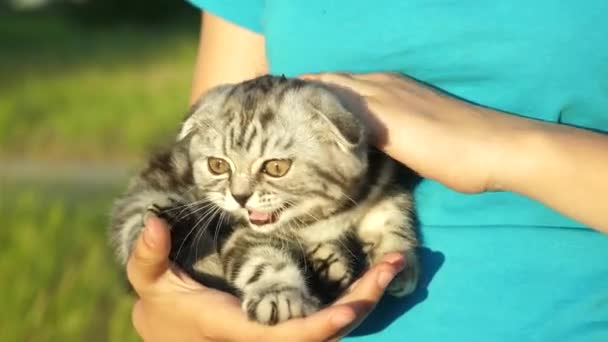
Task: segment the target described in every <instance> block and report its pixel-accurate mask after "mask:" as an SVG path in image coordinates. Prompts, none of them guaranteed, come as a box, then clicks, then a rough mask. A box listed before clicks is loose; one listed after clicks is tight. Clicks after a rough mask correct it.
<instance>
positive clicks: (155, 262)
mask: <svg viewBox="0 0 608 342" xmlns="http://www.w3.org/2000/svg"><path fill="white" fill-rule="evenodd" d="M170 249H171V237H170V235H169V230H168V227H167V225H166V223H165V222H164V221H163V220H161V219H159V218H157V217H150V218H149V219H148V220H147V221H146V227H145V228H144V229H143V231H142V232H141V233H140V235H139V237H138V239H137V241H136V242H135V248H134V249H133V252H132V253H131V256H130V258H129V261H128V262H127V276H128V278H129V281H130V282H131V285H133V288H134V289H135V291H136V292H138V293H139V294H140V295H141V291H142V290H144V289H145V288H147V287H148V286H149V285H150V284H152V283H154V281H155V280H156V279H158V278H159V277H160V276H161V275H162V274H163V273H165V272H166V271H167V270H168V268H169V259H168V256H169V251H170Z"/></svg>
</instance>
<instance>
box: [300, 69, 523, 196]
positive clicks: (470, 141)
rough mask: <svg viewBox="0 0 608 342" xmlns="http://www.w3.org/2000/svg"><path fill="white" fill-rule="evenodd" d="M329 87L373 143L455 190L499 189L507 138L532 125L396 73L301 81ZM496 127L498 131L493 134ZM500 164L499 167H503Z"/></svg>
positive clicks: (320, 76) (322, 76)
mask: <svg viewBox="0 0 608 342" xmlns="http://www.w3.org/2000/svg"><path fill="white" fill-rule="evenodd" d="M301 78H303V79H308V80H316V81H321V82H323V83H327V84H328V85H329V86H330V87H331V88H333V89H334V90H335V92H336V94H337V95H338V96H339V97H340V98H341V99H342V100H343V101H344V102H345V105H347V106H348V107H349V108H351V109H352V110H354V111H355V112H356V113H357V114H359V115H361V117H362V119H363V121H364V122H365V123H366V124H367V126H368V128H369V129H370V138H371V140H372V143H374V144H375V145H376V146H378V147H379V148H380V149H382V150H383V151H385V152H386V153H387V154H389V155H390V156H392V157H393V158H395V159H396V160H398V161H400V162H402V163H404V164H405V165H407V166H408V167H410V168H411V169H413V170H414V171H416V172H417V173H418V174H420V175H421V176H423V177H425V178H430V179H433V180H436V181H438V182H440V183H442V184H444V185H446V186H448V187H450V188H452V189H454V190H456V191H460V192H466V193H477V192H483V191H487V190H495V189H499V188H500V184H498V183H499V182H498V181H497V180H496V177H495V173H496V171H497V169H498V168H504V160H503V158H502V156H503V154H504V153H505V147H506V146H507V145H508V144H509V138H508V137H507V135H506V134H502V133H503V132H506V131H508V129H509V128H512V129H520V128H522V127H526V126H527V125H530V124H531V122H532V121H531V120H526V119H521V118H517V117H515V116H513V115H507V114H505V113H500V112H497V111H493V110H490V109H487V108H482V107H479V106H476V105H473V104H470V103H468V102H465V101H462V100H459V99H457V98H455V97H452V96H449V95H447V94H445V93H442V92H440V91H438V90H436V89H434V88H431V87H430V86H427V85H424V84H422V83H420V82H418V81H416V80H414V79H412V78H408V77H405V76H401V75H399V74H395V73H372V74H344V73H322V74H311V75H303V76H301ZM497 127H500V130H498V129H497ZM501 163H502V164H501Z"/></svg>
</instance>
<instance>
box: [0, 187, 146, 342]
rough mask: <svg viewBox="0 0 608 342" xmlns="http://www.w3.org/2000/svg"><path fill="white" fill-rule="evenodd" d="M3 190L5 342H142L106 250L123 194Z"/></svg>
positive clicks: (0, 260) (0, 253) (1, 316)
mask: <svg viewBox="0 0 608 342" xmlns="http://www.w3.org/2000/svg"><path fill="white" fill-rule="evenodd" d="M1 186H2V188H3V196H2V200H1V202H0V215H2V217H3V221H4V224H5V227H10V229H1V230H0V242H2V246H3V248H2V249H0V274H4V275H7V274H8V275H10V279H8V278H4V279H3V281H2V282H0V302H1V303H2V307H3V308H2V310H0V341H135V340H137V339H136V338H135V334H134V332H133V329H132V327H131V320H130V307H131V305H132V301H133V297H132V296H131V295H130V294H129V293H128V292H127V287H126V285H125V284H126V283H125V279H124V277H123V275H122V274H120V273H121V272H120V271H119V270H120V268H119V267H118V266H117V265H116V264H115V262H114V259H113V256H112V253H111V250H110V248H109V247H108V245H107V243H106V242H105V241H106V227H107V222H108V219H107V213H108V210H109V205H110V203H111V198H112V197H113V196H114V195H115V194H116V193H117V191H116V189H117V187H116V186H112V187H107V186H103V187H101V186H100V187H82V186H75V185H73V186H66V185H56V186H52V185H45V186H38V185H23V184H19V185H8V184H2V185H1ZM9 198H10V199H11V200H10V201H9V200H7V199H9Z"/></svg>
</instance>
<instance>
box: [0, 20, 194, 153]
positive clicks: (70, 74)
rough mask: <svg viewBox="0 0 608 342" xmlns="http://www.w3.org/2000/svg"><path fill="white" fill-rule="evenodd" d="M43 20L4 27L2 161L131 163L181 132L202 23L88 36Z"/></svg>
mask: <svg viewBox="0 0 608 342" xmlns="http://www.w3.org/2000/svg"><path fill="white" fill-rule="evenodd" d="M43 19H45V20H40V21H32V20H30V22H29V23H28V21H27V20H26V21H25V22H19V24H17V23H16V22H13V23H12V26H11V23H8V24H7V23H4V24H0V41H2V42H3V44H5V43H6V46H8V47H9V48H7V49H3V53H2V56H1V57H0V74H2V75H3V78H2V80H1V81H0V91H1V92H2V96H0V146H1V147H0V157H4V158H7V157H15V156H22V155H28V156H29V157H30V158H32V157H33V158H37V159H54V158H62V159H99V158H102V159H124V158H128V157H132V156H138V155H140V154H141V153H142V152H143V151H145V149H146V148H147V146H148V145H150V144H154V143H155V141H156V140H158V139H163V138H164V137H167V136H169V135H171V133H172V132H173V131H174V130H176V128H177V125H178V123H179V121H180V120H181V119H182V118H183V116H184V115H185V114H186V112H187V109H188V98H189V90H190V84H191V76H192V68H193V63H194V58H195V50H196V39H197V38H196V31H197V29H196V23H191V24H192V25H191V26H190V27H184V26H175V25H174V26H167V27H163V28H146V29H144V28H132V27H117V28H109V29H104V30H84V29H80V28H78V27H74V26H73V25H74V24H70V23H69V22H65V21H61V20H55V19H52V18H43ZM28 24H31V25H32V26H34V27H36V28H38V29H39V31H38V32H45V35H44V40H43V39H41V37H40V36H39V35H36V34H34V33H32V29H31V28H30V27H28ZM8 28H10V30H9V29H8Z"/></svg>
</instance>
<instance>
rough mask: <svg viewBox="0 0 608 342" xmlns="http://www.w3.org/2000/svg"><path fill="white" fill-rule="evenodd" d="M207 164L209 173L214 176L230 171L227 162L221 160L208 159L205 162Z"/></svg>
mask: <svg viewBox="0 0 608 342" xmlns="http://www.w3.org/2000/svg"><path fill="white" fill-rule="evenodd" d="M207 164H208V165H209V171H211V173H213V174H214V175H221V174H223V173H226V172H228V171H230V165H229V164H228V162H227V161H225V160H224V159H221V158H214V157H210V158H209V159H208V160H207Z"/></svg>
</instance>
